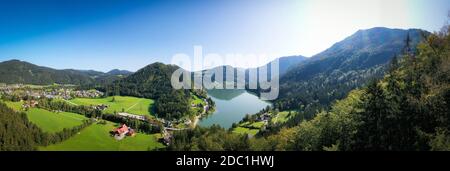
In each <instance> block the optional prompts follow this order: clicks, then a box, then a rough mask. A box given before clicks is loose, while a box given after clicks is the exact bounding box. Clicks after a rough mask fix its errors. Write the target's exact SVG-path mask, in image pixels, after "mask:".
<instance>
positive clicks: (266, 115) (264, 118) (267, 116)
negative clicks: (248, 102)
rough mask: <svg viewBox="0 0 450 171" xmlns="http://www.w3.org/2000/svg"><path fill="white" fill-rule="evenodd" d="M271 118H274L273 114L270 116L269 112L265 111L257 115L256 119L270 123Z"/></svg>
mask: <svg viewBox="0 0 450 171" xmlns="http://www.w3.org/2000/svg"><path fill="white" fill-rule="evenodd" d="M270 118H272V116H270V114H269V113H263V114H261V115H258V116H257V118H256V121H258V122H266V123H268V122H269V121H270Z"/></svg>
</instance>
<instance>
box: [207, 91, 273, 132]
mask: <svg viewBox="0 0 450 171" xmlns="http://www.w3.org/2000/svg"><path fill="white" fill-rule="evenodd" d="M208 96H210V97H211V98H212V100H214V102H215V104H216V111H215V112H214V113H213V114H211V115H210V116H209V117H207V118H203V119H202V120H201V121H200V126H211V125H213V124H218V125H220V126H222V127H224V128H230V127H231V125H232V124H233V123H235V122H239V121H240V120H242V118H243V117H244V116H245V115H246V114H254V113H256V112H258V111H260V110H261V109H263V108H265V107H266V106H268V105H270V103H269V102H266V101H263V100H260V99H259V98H258V97H257V96H255V95H254V94H251V93H249V92H247V91H245V90H208Z"/></svg>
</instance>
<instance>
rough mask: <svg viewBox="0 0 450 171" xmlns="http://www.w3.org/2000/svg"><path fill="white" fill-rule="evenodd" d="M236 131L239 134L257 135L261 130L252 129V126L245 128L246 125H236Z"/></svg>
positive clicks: (234, 130)
mask: <svg viewBox="0 0 450 171" xmlns="http://www.w3.org/2000/svg"><path fill="white" fill-rule="evenodd" d="M233 132H234V133H237V134H249V135H256V134H257V133H258V132H259V129H250V128H244V127H236V128H234V129H233Z"/></svg>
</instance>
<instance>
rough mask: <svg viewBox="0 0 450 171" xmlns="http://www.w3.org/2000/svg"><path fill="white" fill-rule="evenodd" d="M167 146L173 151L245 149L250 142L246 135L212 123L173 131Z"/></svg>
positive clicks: (248, 146)
mask: <svg viewBox="0 0 450 171" xmlns="http://www.w3.org/2000/svg"><path fill="white" fill-rule="evenodd" d="M167 148H168V150H173V151H245V150H248V149H249V148H250V142H249V138H248V137H247V135H241V134H230V133H229V132H227V131H226V130H225V129H223V128H221V127H219V126H216V125H213V126H211V127H209V128H201V127H197V128H195V129H193V130H185V131H179V132H174V135H173V142H172V143H171V144H170V145H169V146H168V147H167Z"/></svg>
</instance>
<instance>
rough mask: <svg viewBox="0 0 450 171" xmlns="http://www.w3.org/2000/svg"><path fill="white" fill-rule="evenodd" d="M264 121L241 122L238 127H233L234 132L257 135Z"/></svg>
mask: <svg viewBox="0 0 450 171" xmlns="http://www.w3.org/2000/svg"><path fill="white" fill-rule="evenodd" d="M264 124H265V123H264V122H253V123H250V122H244V123H241V124H239V126H238V127H236V128H234V129H233V132H234V133H238V134H250V135H256V134H257V133H258V132H259V130H260V129H261V128H262V127H263V126H264Z"/></svg>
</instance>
